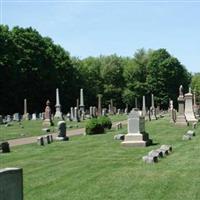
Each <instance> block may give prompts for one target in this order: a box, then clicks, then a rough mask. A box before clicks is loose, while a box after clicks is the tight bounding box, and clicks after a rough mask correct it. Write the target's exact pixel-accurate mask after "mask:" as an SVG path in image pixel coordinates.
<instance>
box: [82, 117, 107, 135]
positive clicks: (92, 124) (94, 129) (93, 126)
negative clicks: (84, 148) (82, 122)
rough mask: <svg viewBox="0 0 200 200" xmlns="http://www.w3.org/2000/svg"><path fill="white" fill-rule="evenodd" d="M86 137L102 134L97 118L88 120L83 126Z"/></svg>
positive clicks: (102, 129) (102, 128)
mask: <svg viewBox="0 0 200 200" xmlns="http://www.w3.org/2000/svg"><path fill="white" fill-rule="evenodd" d="M85 132H86V135H94V134H102V133H104V127H103V126H102V124H101V123H100V121H99V120H98V119H97V118H93V119H90V120H89V121H88V122H87V123H86V126H85Z"/></svg>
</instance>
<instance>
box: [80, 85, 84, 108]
mask: <svg viewBox="0 0 200 200" xmlns="http://www.w3.org/2000/svg"><path fill="white" fill-rule="evenodd" d="M84 108H85V106H84V98H83V89H80V110H81V112H84V111H85V109H84Z"/></svg>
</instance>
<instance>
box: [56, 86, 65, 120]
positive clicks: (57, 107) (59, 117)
mask: <svg viewBox="0 0 200 200" xmlns="http://www.w3.org/2000/svg"><path fill="white" fill-rule="evenodd" d="M55 107H56V113H55V115H54V118H57V119H63V116H62V112H61V105H60V97H59V89H58V88H57V89H56V105H55Z"/></svg>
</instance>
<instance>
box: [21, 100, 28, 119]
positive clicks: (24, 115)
mask: <svg viewBox="0 0 200 200" xmlns="http://www.w3.org/2000/svg"><path fill="white" fill-rule="evenodd" d="M22 118H23V119H25V120H29V113H28V112H27V100H26V99H24V114H23V117H22Z"/></svg>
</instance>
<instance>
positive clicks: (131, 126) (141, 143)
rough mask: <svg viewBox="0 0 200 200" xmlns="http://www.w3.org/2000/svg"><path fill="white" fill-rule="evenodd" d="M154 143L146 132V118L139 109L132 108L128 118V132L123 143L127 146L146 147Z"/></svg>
mask: <svg viewBox="0 0 200 200" xmlns="http://www.w3.org/2000/svg"><path fill="white" fill-rule="evenodd" d="M151 143H152V140H150V139H149V136H148V134H147V133H146V132H145V118H144V116H141V115H140V112H139V111H138V110H134V109H133V110H132V111H131V112H130V114H129V119H128V134H127V135H125V138H124V141H123V142H122V143H121V144H122V146H125V147H145V146H148V145H149V144H151Z"/></svg>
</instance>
